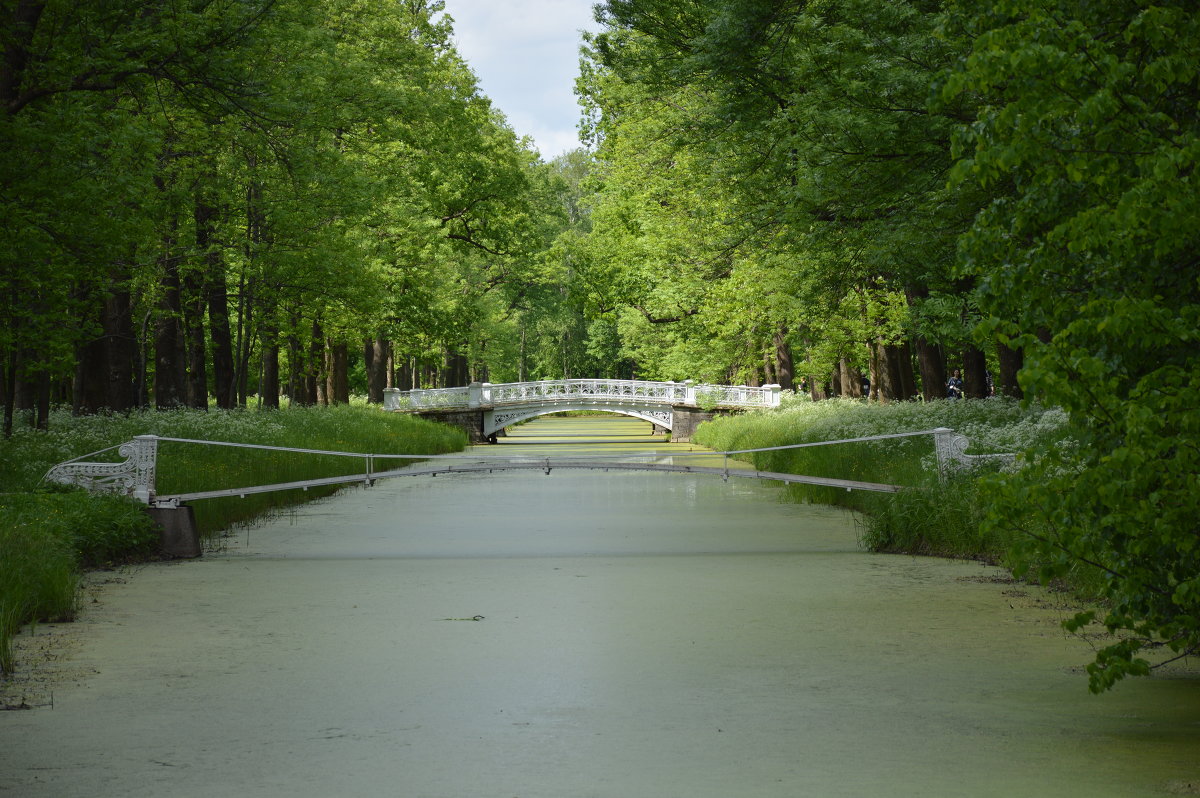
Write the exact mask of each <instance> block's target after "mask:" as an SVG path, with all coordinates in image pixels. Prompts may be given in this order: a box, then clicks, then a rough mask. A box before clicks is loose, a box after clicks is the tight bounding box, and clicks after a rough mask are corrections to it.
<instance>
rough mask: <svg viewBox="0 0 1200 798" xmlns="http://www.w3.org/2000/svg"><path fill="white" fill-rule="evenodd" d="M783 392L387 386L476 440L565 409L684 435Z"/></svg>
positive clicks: (548, 384)
mask: <svg viewBox="0 0 1200 798" xmlns="http://www.w3.org/2000/svg"><path fill="white" fill-rule="evenodd" d="M779 394H780V387H779V386H778V385H764V386H762V387H755V386H748V385H705V384H698V383H695V382H693V381H692V380H687V381H685V382H652V381H648V380H605V379H572V380H539V381H537V382H509V383H498V384H495V385H493V384H491V383H487V382H473V383H471V384H470V385H468V386H465V387H462V388H430V389H417V390H412V391H399V390H392V389H389V390H388V391H386V392H385V394H384V405H383V406H384V409H385V410H392V411H397V412H406V413H415V414H417V415H421V416H424V417H426V418H431V419H434V420H437V421H443V422H445V423H448V424H454V425H456V426H460V427H463V428H464V429H466V430H467V433H468V434H469V435H470V436H471V440H472V441H473V442H477V443H478V442H482V441H485V440H494V439H495V436H496V435H497V434H498V433H499V432H500V431H501V430H503V429H504V428H505V427H507V426H509V425H511V424H516V423H519V422H521V421H527V420H528V419H531V418H535V417H537V416H544V415H547V414H549V413H561V412H563V411H565V410H593V411H602V412H607V413H619V414H621V415H625V416H633V417H634V418H640V419H643V420H645V421H649V422H650V423H651V424H654V425H655V426H657V427H661V428H662V429H664V430H670V431H671V437H672V439H673V440H676V441H686V440H689V439H690V438H691V435H692V432H693V431H694V430H695V428H696V426H697V425H698V424H699V423H700V422H701V421H704V420H707V419H708V418H711V416H712V412H713V411H716V410H747V409H752V408H766V407H778V406H779Z"/></svg>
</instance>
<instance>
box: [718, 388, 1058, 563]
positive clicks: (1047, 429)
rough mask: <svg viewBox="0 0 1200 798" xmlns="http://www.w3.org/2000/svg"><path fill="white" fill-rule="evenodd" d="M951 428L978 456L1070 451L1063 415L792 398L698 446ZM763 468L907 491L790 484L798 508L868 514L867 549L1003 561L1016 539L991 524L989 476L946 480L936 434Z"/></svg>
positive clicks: (793, 457)
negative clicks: (805, 504)
mask: <svg viewBox="0 0 1200 798" xmlns="http://www.w3.org/2000/svg"><path fill="white" fill-rule="evenodd" d="M937 427H949V428H951V429H953V430H954V431H955V432H957V433H959V434H961V435H965V436H966V437H967V438H968V439H970V441H971V447H970V448H969V449H968V450H967V451H968V454H989V453H995V452H1023V451H1028V450H1031V449H1036V448H1038V447H1047V446H1062V445H1069V441H1068V440H1067V439H1066V438H1065V435H1066V417H1065V415H1064V414H1063V413H1062V412H1061V411H1058V410H1047V409H1044V408H1039V407H1027V406H1026V407H1023V406H1022V405H1021V404H1020V403H1018V402H1015V401H1010V400H1005V399H986V400H982V401H957V402H952V401H940V402H930V403H918V402H902V403H895V404H888V405H878V404H868V403H865V402H862V401H857V400H836V399H835V400H830V401H824V402H812V401H808V400H806V399H803V398H796V397H794V396H790V397H789V398H788V400H787V401H786V402H785V404H784V406H783V407H781V408H780V409H779V410H774V411H763V412H754V413H747V414H744V415H738V416H728V417H722V418H718V419H715V420H713V421H712V422H709V423H707V424H704V425H702V426H701V427H700V429H699V430H698V431H697V433H696V436H695V440H696V441H697V442H698V443H700V444H703V445H704V446H708V447H710V448H713V449H720V450H726V451H728V450H731V449H756V448H765V447H771V446H785V445H790V444H797V443H812V442H817V441H828V440H838V439H845V438H859V437H868V436H872V435H888V434H894V433H900V432H916V431H920V430H927V429H934V428H937ZM746 458H747V459H748V460H750V461H751V462H752V463H753V464H754V466H755V467H756V468H759V469H763V470H768V471H781V472H785V473H792V474H808V475H811V476H823V477H835V478H840V479H852V480H858V481H863V482H882V483H887V484H893V485H903V486H905V487H906V488H908V490H904V491H901V492H899V493H895V494H884V493H868V492H862V491H851V492H847V491H844V490H838V489H836V488H822V487H817V486H809V485H789V486H787V487H786V488H785V489H786V490H787V491H788V493H789V494H790V496H791V497H792V498H793V499H794V500H797V501H809V502H814V503H821V504H835V505H840V506H844V507H849V508H852V509H854V510H858V511H860V512H862V513H863V521H862V524H863V526H862V542H863V544H864V545H865V546H866V547H867V548H869V549H871V550H872V551H887V552H906V553H913V554H928V555H939V556H947V557H965V558H975V559H982V560H987V561H989V562H1003V561H1004V559H1005V556H1006V554H1007V552H1008V551H1009V549H1010V547H1011V544H1012V541H1011V540H1009V539H1007V538H1005V537H1003V535H1002V534H1001V533H998V532H985V531H984V529H985V526H984V525H983V524H982V520H983V516H984V513H985V512H986V498H985V497H984V496H983V495H982V494H981V479H980V478H981V476H982V475H983V473H984V472H986V469H976V470H975V471H974V472H972V473H961V474H958V475H956V476H954V477H952V478H951V479H949V480H947V481H945V482H942V481H940V480H939V478H938V470H937V455H936V453H935V451H934V445H933V436H918V437H912V438H900V439H893V440H886V441H869V442H860V443H845V444H837V445H833V446H818V447H812V448H805V449H792V450H784V451H778V452H759V453H755V454H753V455H747V456H746Z"/></svg>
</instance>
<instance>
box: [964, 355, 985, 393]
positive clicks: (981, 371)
mask: <svg viewBox="0 0 1200 798" xmlns="http://www.w3.org/2000/svg"><path fill="white" fill-rule="evenodd" d="M963 394H964V395H966V397H967V398H968V399H983V398H984V397H985V396H987V357H986V356H985V355H984V353H983V351H982V350H980V349H977V348H976V347H973V346H968V347H967V348H966V349H964V350H963Z"/></svg>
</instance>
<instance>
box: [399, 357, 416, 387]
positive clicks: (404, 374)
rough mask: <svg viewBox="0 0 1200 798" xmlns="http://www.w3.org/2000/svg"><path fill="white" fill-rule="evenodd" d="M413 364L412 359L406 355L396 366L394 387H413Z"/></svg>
mask: <svg viewBox="0 0 1200 798" xmlns="http://www.w3.org/2000/svg"><path fill="white" fill-rule="evenodd" d="M414 371H415V366H414V365H413V359H412V358H411V357H407V358H405V359H404V362H402V363H401V364H400V365H399V366H397V367H396V387H397V388H399V389H400V390H402V391H411V390H412V389H413V387H415V386H414V383H413V372H414Z"/></svg>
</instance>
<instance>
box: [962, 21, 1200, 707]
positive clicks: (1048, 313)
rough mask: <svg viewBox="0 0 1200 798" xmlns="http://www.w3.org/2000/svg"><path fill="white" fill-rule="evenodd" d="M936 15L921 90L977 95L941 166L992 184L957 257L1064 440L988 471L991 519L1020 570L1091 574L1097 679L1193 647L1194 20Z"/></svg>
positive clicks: (1198, 590) (1197, 593)
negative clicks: (1098, 607)
mask: <svg viewBox="0 0 1200 798" xmlns="http://www.w3.org/2000/svg"><path fill="white" fill-rule="evenodd" d="M953 11H955V12H957V13H956V14H955V15H953V16H952V17H951V20H954V19H957V20H961V21H962V25H963V28H964V30H965V32H966V33H967V34H968V35H970V36H973V37H974V44H973V47H972V50H971V52H970V54H969V55H968V56H967V57H966V58H964V59H963V60H962V61H961V62H960V63H959V64H958V65H957V66H956V68H955V69H953V70H951V71H949V72H948V74H947V77H946V79H945V81H944V83H943V84H942V87H941V91H942V92H943V96H952V97H956V96H960V95H964V94H970V95H973V96H976V97H978V98H981V101H982V103H983V104H982V107H981V109H980V113H979V115H978V118H977V119H976V120H974V121H973V122H972V123H971V124H970V125H965V126H963V127H962V128H961V129H960V131H959V133H958V135H957V138H956V143H955V154H956V156H957V158H958V163H957V164H956V166H955V176H956V178H957V179H958V180H959V181H962V182H964V183H974V184H977V185H979V186H981V187H982V188H983V189H985V190H988V191H991V192H992V195H993V199H992V201H991V202H990V204H989V205H988V206H987V207H986V208H985V209H984V211H983V212H982V213H981V214H980V215H979V216H978V218H977V219H976V220H975V223H974V225H973V226H972V228H971V230H970V231H969V233H968V234H967V235H966V236H965V237H964V239H963V241H962V250H961V251H962V259H963V267H964V270H965V272H966V273H967V274H968V275H970V276H971V277H973V278H974V279H975V280H976V281H977V284H978V287H979V298H980V303H981V308H982V310H983V311H984V313H985V314H987V316H988V320H987V324H986V328H985V329H986V330H987V331H989V332H991V331H995V332H996V333H998V334H999V336H1000V338H1001V340H1002V341H1003V342H1005V343H1007V344H1009V345H1011V346H1014V347H1021V348H1023V349H1024V352H1025V364H1024V368H1023V369H1022V371H1021V373H1020V375H1019V378H1020V382H1021V387H1022V388H1023V389H1024V390H1025V391H1026V392H1027V393H1028V394H1030V395H1034V396H1037V397H1039V398H1040V399H1041V400H1042V401H1045V402H1047V403H1051V404H1056V405H1060V406H1062V407H1063V408H1064V409H1065V410H1066V411H1067V412H1068V413H1069V414H1070V417H1071V420H1072V424H1073V427H1074V430H1075V435H1076V437H1077V439H1078V440H1079V442H1080V446H1079V448H1078V449H1073V450H1071V451H1070V452H1065V451H1055V452H1051V453H1049V454H1048V455H1046V453H1042V456H1040V457H1039V458H1036V459H1034V460H1033V461H1032V462H1031V464H1030V465H1028V466H1027V467H1026V469H1025V470H1024V471H1023V472H1022V473H1021V474H1019V475H1016V476H1013V477H1008V478H1003V479H998V480H997V482H998V484H997V486H996V491H997V495H998V503H997V506H996V509H995V511H994V512H993V517H992V523H994V524H996V525H998V526H1003V527H1015V529H1016V530H1017V531H1018V532H1020V533H1022V534H1023V535H1024V536H1026V539H1027V540H1028V541H1029V543H1028V545H1026V546H1025V548H1024V553H1023V564H1024V568H1025V569H1026V570H1027V571H1029V572H1031V573H1039V574H1040V575H1041V576H1042V577H1043V578H1054V577H1057V576H1061V575H1063V574H1065V573H1067V572H1068V571H1069V570H1072V569H1077V570H1091V571H1094V572H1095V573H1096V574H1097V575H1098V578H1099V581H1100V582H1101V592H1102V594H1103V596H1104V597H1105V598H1106V599H1107V602H1108V603H1107V605H1106V611H1105V612H1104V613H1102V623H1103V624H1104V625H1105V626H1106V627H1107V628H1108V629H1109V630H1110V631H1113V632H1121V633H1122V634H1123V637H1122V638H1121V639H1120V640H1118V641H1117V642H1115V643H1112V644H1110V645H1108V646H1105V647H1103V648H1101V649H1100V651H1099V652H1098V654H1097V657H1096V661H1095V662H1094V663H1093V664H1092V665H1091V666H1089V669H1088V670H1089V674H1090V676H1091V687H1092V689H1093V690H1095V691H1100V690H1103V689H1107V688H1109V687H1111V686H1112V685H1113V684H1114V683H1115V682H1116V681H1117V680H1119V679H1121V678H1122V677H1124V676H1126V675H1130V674H1140V673H1146V672H1147V671H1148V669H1149V660H1148V659H1146V658H1145V657H1143V656H1141V654H1142V653H1144V652H1146V651H1147V650H1151V649H1154V648H1160V647H1165V648H1167V649H1169V652H1170V654H1169V655H1168V656H1169V657H1170V656H1173V657H1179V656H1186V655H1188V654H1195V653H1196V652H1197V651H1198V650H1200V547H1198V546H1197V535H1196V520H1195V519H1196V517H1197V511H1198V510H1200V505H1198V501H1200V499H1198V497H1200V492H1198V491H1197V490H1196V488H1197V484H1196V474H1197V473H1200V449H1198V447H1197V433H1198V432H1200V412H1198V411H1197V409H1196V402H1195V401H1194V397H1195V391H1196V389H1197V388H1198V387H1200V366H1198V365H1197V364H1198V362H1200V361H1197V359H1196V357H1195V351H1196V345H1197V342H1198V339H1200V283H1198V282H1197V279H1196V275H1197V267H1198V263H1197V254H1196V253H1197V251H1200V250H1198V246H1197V245H1198V244H1200V225H1198V224H1197V220H1200V195H1198V194H1197V192H1196V191H1195V190H1194V187H1193V186H1192V179H1193V176H1194V174H1195V168H1196V164H1197V159H1198V157H1200V114H1198V112H1197V108H1198V107H1200V106H1198V100H1200V88H1198V86H1200V65H1198V64H1197V61H1196V59H1195V58H1194V54H1195V52H1196V49H1197V47H1200V21H1197V19H1196V16H1195V14H1194V13H1192V12H1193V9H1192V8H1191V7H1190V5H1189V4H1187V3H1183V2H1162V3H1156V4H1154V5H1147V4H1143V3H1135V2H1114V3H1105V4H1086V5H1080V4H1077V3H1067V2H1055V1H1054V0H1037V1H1035V0H1019V1H1018V2H1011V3H1005V4H1002V5H1000V6H997V7H995V8H989V9H986V10H981V9H978V8H976V7H974V6H970V7H966V6H963V7H957V6H956V7H954V8H953ZM1018 508H1019V512H1018V511H1017V510H1018ZM1092 617H1093V616H1092V614H1091V613H1084V614H1082V615H1080V616H1079V617H1077V618H1076V619H1075V620H1074V621H1073V622H1072V623H1071V625H1070V626H1071V628H1080V627H1081V626H1083V625H1084V624H1086V623H1087V622H1088V621H1090V620H1091V619H1092ZM1160 659H1161V658H1160Z"/></svg>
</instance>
